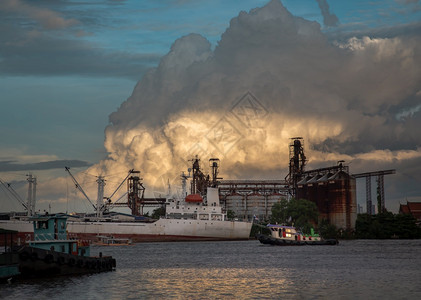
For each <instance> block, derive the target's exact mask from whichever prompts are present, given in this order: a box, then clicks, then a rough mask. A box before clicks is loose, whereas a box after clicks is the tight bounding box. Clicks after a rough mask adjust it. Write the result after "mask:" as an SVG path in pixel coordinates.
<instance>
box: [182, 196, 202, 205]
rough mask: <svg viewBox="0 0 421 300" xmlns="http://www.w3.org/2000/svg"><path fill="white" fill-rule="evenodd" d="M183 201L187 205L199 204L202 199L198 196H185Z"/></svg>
mask: <svg viewBox="0 0 421 300" xmlns="http://www.w3.org/2000/svg"><path fill="white" fill-rule="evenodd" d="M185 200H186V202H188V203H201V202H203V198H202V196H200V195H199V194H190V195H187V196H186V199H185Z"/></svg>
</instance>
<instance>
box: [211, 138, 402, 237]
mask: <svg viewBox="0 0 421 300" xmlns="http://www.w3.org/2000/svg"><path fill="white" fill-rule="evenodd" d="M306 163H307V159H306V156H305V154H304V142H303V138H301V137H295V138H291V143H290V145H289V173H288V175H287V176H286V177H285V179H283V180H222V181H220V184H219V189H220V198H221V201H222V202H225V207H226V209H227V210H231V211H233V212H234V213H235V215H236V217H238V218H239V219H249V220H250V219H259V220H269V219H270V216H271V209H272V207H273V205H274V204H275V203H277V202H279V201H280V200H281V199H288V200H289V199H291V198H292V197H294V198H296V199H306V200H309V201H312V202H314V203H315V204H316V205H317V208H318V210H319V216H320V220H323V219H324V220H327V221H328V222H329V224H333V225H335V226H336V227H337V228H341V229H344V230H353V229H354V228H355V221H356V219H357V200H356V179H357V178H365V179H366V202H367V213H369V214H373V213H374V211H373V210H372V201H371V178H372V177H376V178H377V184H378V190H379V191H380V195H379V196H380V200H379V201H378V209H379V211H384V209H385V207H384V187H383V176H384V175H387V174H394V172H395V170H385V171H376V172H367V173H361V174H351V173H350V172H349V167H348V166H345V165H344V164H343V161H339V162H338V163H337V165H335V166H331V167H326V168H319V169H314V170H306V169H305V166H306Z"/></svg>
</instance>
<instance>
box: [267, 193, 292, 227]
mask: <svg viewBox="0 0 421 300" xmlns="http://www.w3.org/2000/svg"><path fill="white" fill-rule="evenodd" d="M287 209H288V200H286V199H281V201H280V202H277V203H275V204H274V205H273V206H272V216H271V218H270V222H271V223H274V224H275V223H278V224H287V223H288V219H289V216H288V213H287Z"/></svg>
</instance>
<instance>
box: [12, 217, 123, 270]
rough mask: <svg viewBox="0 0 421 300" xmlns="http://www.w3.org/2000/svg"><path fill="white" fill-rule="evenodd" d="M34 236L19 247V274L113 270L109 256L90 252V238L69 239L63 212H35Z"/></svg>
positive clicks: (113, 263) (113, 265)
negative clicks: (36, 214) (37, 214)
mask: <svg viewBox="0 0 421 300" xmlns="http://www.w3.org/2000/svg"><path fill="white" fill-rule="evenodd" d="M30 220H31V221H33V224H34V240H33V241H30V242H29V244H28V245H25V246H23V247H21V248H19V250H18V254H19V271H20V273H21V274H20V276H22V277H38V276H57V275H73V274H86V273H98V272H104V271H112V270H114V269H115V267H116V261H115V259H113V258H112V257H111V256H102V253H99V256H97V257H91V256H90V244H89V241H83V240H75V239H69V237H68V234H67V231H66V221H67V217H66V216H64V215H45V216H35V217H32V218H31V219H30Z"/></svg>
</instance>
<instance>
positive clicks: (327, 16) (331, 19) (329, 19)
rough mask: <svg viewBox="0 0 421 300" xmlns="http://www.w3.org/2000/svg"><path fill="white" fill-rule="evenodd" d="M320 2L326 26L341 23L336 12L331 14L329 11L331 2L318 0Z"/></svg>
mask: <svg viewBox="0 0 421 300" xmlns="http://www.w3.org/2000/svg"><path fill="white" fill-rule="evenodd" d="M316 1H317V3H318V4H319V7H320V10H321V12H322V15H323V24H324V25H326V26H330V27H334V26H337V25H338V23H339V19H338V17H337V16H336V15H335V14H331V13H330V11H329V4H328V3H327V1H326V0H316Z"/></svg>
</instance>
